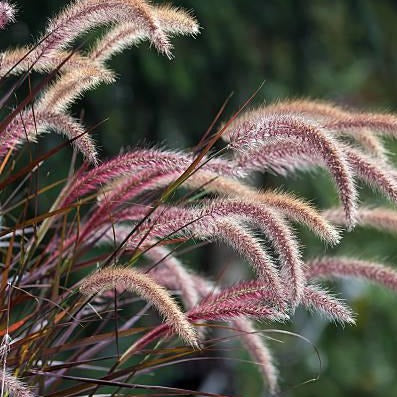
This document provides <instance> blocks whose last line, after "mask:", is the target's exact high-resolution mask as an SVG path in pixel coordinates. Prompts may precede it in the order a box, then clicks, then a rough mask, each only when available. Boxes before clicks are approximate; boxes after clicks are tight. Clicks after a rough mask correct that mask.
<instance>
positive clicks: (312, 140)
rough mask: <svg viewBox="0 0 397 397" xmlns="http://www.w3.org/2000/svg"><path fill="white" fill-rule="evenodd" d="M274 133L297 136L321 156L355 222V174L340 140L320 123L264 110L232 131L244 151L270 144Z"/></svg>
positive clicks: (238, 147)
mask: <svg viewBox="0 0 397 397" xmlns="http://www.w3.org/2000/svg"><path fill="white" fill-rule="evenodd" d="M273 137H280V138H283V137H287V138H294V139H295V140H297V141H298V142H302V143H304V144H305V143H306V144H307V145H309V146H310V147H311V149H312V151H314V152H317V153H318V155H319V156H321V158H322V159H323V160H324V162H325V164H326V165H327V167H328V168H329V170H330V173H331V175H332V176H333V178H334V180H335V183H336V185H337V187H338V191H339V194H340V197H341V201H342V203H343V206H344V208H345V211H346V218H347V219H348V224H349V226H353V225H354V223H355V210H356V204H357V192H356V189H355V187H354V182H353V175H352V173H351V170H350V167H349V164H348V161H347V158H346V156H345V153H344V151H343V150H342V149H341V148H340V146H339V144H338V142H337V141H336V140H335V139H333V138H332V136H330V135H329V134H327V132H326V130H324V129H322V128H321V127H320V126H319V125H317V123H309V122H308V121H307V120H306V119H304V118H303V117H298V116H291V115H276V114H274V115H267V114H264V115H263V116H257V117H254V118H252V119H248V120H247V119H246V118H245V117H243V120H242V121H239V119H237V120H236V121H235V122H234V123H233V124H232V126H231V127H230V129H229V133H228V138H229V140H230V146H231V147H232V148H233V149H236V150H239V151H244V148H245V147H246V148H255V147H258V146H259V147H261V146H263V145H266V143H267V140H268V139H269V138H273Z"/></svg>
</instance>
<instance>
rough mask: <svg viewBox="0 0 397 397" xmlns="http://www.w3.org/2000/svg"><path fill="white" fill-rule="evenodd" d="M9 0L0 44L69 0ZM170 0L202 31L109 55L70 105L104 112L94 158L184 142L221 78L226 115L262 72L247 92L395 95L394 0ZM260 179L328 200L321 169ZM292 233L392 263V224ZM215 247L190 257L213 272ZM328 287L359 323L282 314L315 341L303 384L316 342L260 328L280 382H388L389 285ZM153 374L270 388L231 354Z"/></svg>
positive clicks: (211, 385) (60, 167)
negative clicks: (316, 234) (329, 235)
mask: <svg viewBox="0 0 397 397" xmlns="http://www.w3.org/2000/svg"><path fill="white" fill-rule="evenodd" d="M17 3H18V5H19V8H20V12H19V16H18V23H16V24H15V25H13V26H11V27H10V28H9V29H8V30H7V31H6V32H4V33H2V34H1V35H0V44H1V47H2V48H6V47H8V46H13V45H17V44H23V43H27V42H29V41H30V40H31V39H32V37H33V38H35V37H37V36H38V34H39V33H40V32H41V30H42V29H43V27H44V25H45V23H46V20H47V18H48V17H49V16H51V15H54V13H55V12H56V11H57V10H59V9H60V8H61V7H62V6H63V5H64V4H65V3H67V2H65V1H63V0H34V1H32V0H18V1H17ZM173 4H175V5H180V6H183V7H185V8H188V9H193V10H194V13H195V15H196V16H197V18H198V20H199V21H200V24H201V26H202V31H201V34H200V35H199V36H198V37H197V38H196V39H191V38H177V39H176V40H174V44H175V51H174V54H175V59H174V60H173V61H171V62H170V61H168V60H167V59H166V58H164V57H161V56H159V55H158V54H156V53H155V51H154V50H153V49H149V48H148V44H146V43H144V44H142V45H141V46H140V47H139V48H134V49H132V50H129V51H126V52H124V53H123V54H121V55H118V56H117V57H115V58H114V59H112V61H111V66H112V68H113V69H114V70H115V71H116V72H117V74H118V75H119V78H118V81H117V83H116V84H114V85H112V86H107V87H100V88H99V89H97V90H95V91H93V92H91V93H89V94H88V95H87V96H85V97H84V99H82V100H81V101H79V102H78V103H77V104H76V105H75V106H74V107H73V112H74V114H75V115H76V116H79V115H80V114H81V111H82V110H83V111H84V121H85V123H86V125H94V124H96V123H98V122H99V121H101V120H104V119H108V120H107V121H106V122H105V123H104V124H103V125H101V126H100V127H99V128H98V129H96V132H95V138H96V140H97V141H98V143H99V146H100V150H101V157H102V158H103V159H104V158H106V157H108V156H110V155H112V154H115V153H118V152H119V151H120V149H121V148H126V147H128V146H134V145H137V144H144V145H148V144H154V143H156V144H157V145H159V144H161V145H164V146H166V147H172V148H187V147H190V146H193V145H194V144H195V143H197V142H198V140H199V139H200V136H201V135H202V134H203V133H204V131H205V130H206V129H207V127H208V125H209V124H210V122H211V120H212V119H213V117H214V116H215V114H216V113H217V111H218V109H219V107H220V106H221V105H222V103H223V102H224V100H225V99H226V98H227V97H228V95H229V94H230V93H231V92H234V95H233V97H232V98H231V100H230V102H229V105H228V107H227V110H226V111H225V114H224V116H223V119H224V120H225V119H227V117H229V116H230V115H231V114H232V113H233V112H234V111H236V109H237V108H238V107H239V105H241V104H242V102H244V100H245V99H246V98H248V97H249V96H250V95H251V94H252V92H253V91H254V90H255V89H257V88H258V86H259V85H260V83H261V82H262V81H265V84H264V86H263V88H262V89H261V91H260V92H259V94H258V95H257V97H256V99H255V101H254V103H257V104H259V103H263V102H271V101H273V100H277V99H280V98H287V97H288V98H291V97H292V98H293V97H301V96H304V97H310V98H321V99H329V100H333V101H336V102H338V103H342V104H348V105H352V106H357V107H360V108H363V109H371V110H389V111H395V110H396V109H397V90H396V88H397V45H396V37H397V2H396V1H392V0H390V1H376V2H375V1H366V0H361V1H359V0H355V1H354V0H334V1H320V0H313V1H304V0H296V1H294V0H288V1H287V0H285V1H269V0H251V1H238V0H235V1H231V0H217V1H211V0H200V1H192V0H189V1H188V0H186V1H177V0H174V1H173ZM91 36H95V34H92V35H91ZM61 141H62V140H61V139H58V138H54V137H53V136H49V137H46V138H45V139H43V140H42V141H41V145H40V146H39V148H38V149H34V150H38V151H39V152H43V151H45V150H46V149H48V148H49V147H53V146H54V145H55V144H56V143H59V142H61ZM388 145H389V146H390V150H391V151H393V150H395V149H396V148H395V147H394V146H393V143H392V142H388ZM69 159H70V151H64V152H62V153H59V155H57V157H56V158H55V159H52V160H51V162H50V163H49V164H48V165H47V167H48V171H49V172H50V173H51V174H52V175H53V177H54V178H55V179H56V178H57V177H58V175H59V174H64V173H65V172H66V170H67V166H68V164H69ZM262 182H263V184H264V185H265V186H270V187H272V186H274V187H276V186H277V187H280V186H281V187H282V188H283V189H285V190H291V191H295V192H297V193H299V194H301V195H302V196H304V197H306V198H308V199H310V200H313V201H314V202H315V203H316V204H317V205H319V206H322V207H327V206H330V205H334V204H336V202H337V201H336V194H335V190H334V188H333V187H332V185H331V183H330V180H329V178H328V177H327V175H325V174H324V173H315V174H310V175H306V174H299V175H297V176H296V177H294V178H291V179H284V178H276V177H274V176H265V177H264V178H263V181H262ZM362 195H363V201H367V200H371V202H372V203H373V202H376V203H381V202H382V200H381V199H380V198H379V197H378V196H376V195H374V194H372V193H370V192H369V191H367V190H366V189H362ZM41 204H42V205H43V206H46V203H44V202H43V203H41ZM299 233H300V234H301V237H302V240H303V241H304V245H305V248H304V251H305V255H307V256H314V255H319V254H321V253H323V252H324V251H327V253H333V252H337V253H341V254H349V255H356V256H359V257H361V258H371V259H375V260H381V261H383V262H386V263H389V264H395V263H396V260H397V245H396V238H395V236H390V235H386V234H382V233H380V232H372V231H371V232H368V231H366V230H357V231H354V232H353V233H350V234H348V235H346V238H345V240H344V242H343V244H342V245H341V246H340V247H337V248H336V249H332V250H331V249H329V248H328V249H326V248H324V246H323V245H322V244H321V243H319V242H318V241H317V240H315V239H314V238H313V237H312V236H311V235H310V234H309V233H308V232H306V231H304V230H299ZM209 252H211V254H209ZM227 254H229V255H230V253H229V252H227ZM209 255H211V256H209ZM221 257H222V259H224V256H221V255H220V254H219V251H217V250H216V249H215V248H212V250H211V251H208V250H207V251H206V252H205V253H200V254H198V255H197V256H196V257H193V258H190V261H193V262H197V263H198V264H199V266H202V269H204V271H205V272H206V271H207V270H208V274H209V273H212V274H215V273H216V272H215V271H214V268H215V264H216V263H217V261H219V259H220V258H221ZM209 259H210V260H211V261H212V262H211V263H210V264H209V263H208V262H209ZM230 260H231V261H233V260H234V261H237V259H236V258H234V259H233V258H232V259H230ZM218 265H219V266H220V264H219V263H218ZM238 268H240V269H241V266H239V267H238ZM209 269H212V270H211V272H210V271H209ZM234 269H237V267H235V268H234ZM231 277H232V278H233V277H235V278H236V275H234V276H231ZM330 288H333V286H330ZM336 291H341V296H343V297H345V298H346V299H348V300H349V302H350V303H351V304H352V306H353V308H354V309H355V311H356V312H357V313H358V324H357V326H356V327H346V328H344V329H343V328H342V327H341V326H339V325H334V324H328V323H327V322H325V321H323V320H321V319H319V318H318V316H312V315H310V314H308V313H303V312H299V313H297V315H296V321H295V325H294V326H289V327H286V329H288V330H290V331H293V332H297V333H299V334H301V335H303V336H306V337H307V338H309V339H310V340H311V341H312V342H313V344H315V346H316V348H317V349H318V350H319V352H320V356H321V364H322V369H321V376H320V379H319V380H318V381H316V382H314V383H309V384H305V385H302V383H303V382H305V381H306V380H308V379H310V378H313V377H316V376H317V374H318V372H319V362H318V359H317V358H316V354H315V353H314V351H313V348H312V347H311V346H310V345H309V344H308V343H305V342H303V341H301V340H299V339H298V338H294V337H285V336H280V335H276V334H271V336H272V337H275V338H281V339H282V340H283V341H284V343H278V342H276V341H271V342H269V344H270V346H271V347H272V348H273V349H274V351H275V354H276V357H277V359H278V361H279V367H280V372H281V377H282V388H283V391H284V392H283V395H285V396H298V397H301V396H302V397H303V396H305V397H309V396H313V397H314V396H316V397H317V396H322V397H335V396H360V397H366V396H368V397H369V396H384V397H389V396H390V397H392V396H397V315H396V313H395V311H396V310H395V308H396V305H397V297H396V296H392V295H391V294H390V293H389V292H387V291H383V290H381V289H379V288H375V287H372V286H371V287H369V286H368V285H366V284H363V283H358V282H354V283H353V282H343V283H340V284H339V285H338V288H337V289H336ZM263 327H264V328H266V327H267V325H266V324H263ZM269 335H270V334H269ZM236 349H237V345H236ZM227 354H228V355H229V356H230V353H225V355H227ZM237 356H238V352H237V350H236V353H235V357H237ZM240 358H241V357H240ZM243 358H246V357H245V356H243ZM182 370H183V371H184V372H183V371H182ZM157 376H158V378H155V380H156V382H157V383H160V382H163V383H167V382H168V384H173V385H178V386H180V387H181V386H185V387H190V388H193V387H196V388H200V387H202V388H205V390H206V391H212V392H217V393H225V394H226V393H230V394H232V393H235V394H236V395H239V396H254V397H256V396H262V395H266V392H265V391H264V389H263V387H262V385H261V379H260V376H259V375H258V372H257V371H256V369H255V367H254V366H253V365H247V364H242V363H241V364H240V363H238V362H237V361H225V363H223V364H222V365H220V364H219V361H214V362H205V364H197V363H196V364H194V363H193V365H191V366H189V365H187V366H185V367H184V366H179V367H175V368H174V369H173V370H166V371H165V370H159V372H158V375H157ZM146 380H147V379H146Z"/></svg>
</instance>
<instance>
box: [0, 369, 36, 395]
mask: <svg viewBox="0 0 397 397" xmlns="http://www.w3.org/2000/svg"><path fill="white" fill-rule="evenodd" d="M0 382H1V394H2V395H3V394H5V392H7V393H9V395H10V396H11V397H34V396H35V394H34V393H33V392H32V391H31V390H30V389H29V387H28V386H27V385H25V384H24V383H23V382H21V381H20V380H19V379H18V378H16V377H15V376H13V375H11V374H10V373H9V372H8V371H4V370H2V369H0Z"/></svg>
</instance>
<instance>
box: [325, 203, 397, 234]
mask: <svg viewBox="0 0 397 397" xmlns="http://www.w3.org/2000/svg"><path fill="white" fill-rule="evenodd" d="M323 215H324V217H325V218H327V219H328V220H329V221H330V222H333V223H336V224H339V225H344V224H345V219H344V216H343V212H341V209H340V208H331V209H329V210H326V211H323ZM357 221H358V225H359V226H363V227H371V228H374V229H378V230H380V231H387V232H390V233H397V211H396V210H394V209H390V208H382V207H374V208H369V207H360V208H359V209H358V211H357Z"/></svg>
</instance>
